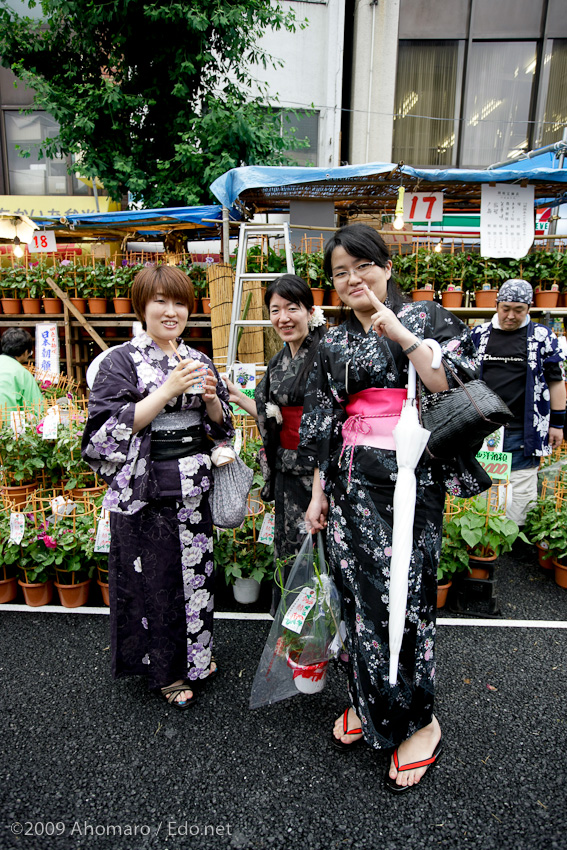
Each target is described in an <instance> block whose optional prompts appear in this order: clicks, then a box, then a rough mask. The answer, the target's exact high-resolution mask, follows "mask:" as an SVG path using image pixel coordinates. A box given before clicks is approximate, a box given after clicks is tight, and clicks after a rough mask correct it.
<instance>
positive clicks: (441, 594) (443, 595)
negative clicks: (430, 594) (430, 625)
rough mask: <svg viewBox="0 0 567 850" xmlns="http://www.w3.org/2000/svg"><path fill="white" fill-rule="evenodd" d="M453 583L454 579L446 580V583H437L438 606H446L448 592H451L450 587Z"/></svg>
mask: <svg viewBox="0 0 567 850" xmlns="http://www.w3.org/2000/svg"><path fill="white" fill-rule="evenodd" d="M452 584H453V582H452V581H448V582H445V583H444V584H437V607H438V608H444V607H445V605H446V604H447V594H448V593H449V588H450V587H451V585H452Z"/></svg>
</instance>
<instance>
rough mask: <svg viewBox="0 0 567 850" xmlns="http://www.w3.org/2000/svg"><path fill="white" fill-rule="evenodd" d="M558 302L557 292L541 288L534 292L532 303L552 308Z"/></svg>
mask: <svg viewBox="0 0 567 850" xmlns="http://www.w3.org/2000/svg"><path fill="white" fill-rule="evenodd" d="M558 303H559V292H552V291H551V290H550V289H541V290H538V289H536V291H535V292H534V304H535V306H536V307H546V308H548V309H550V310H552V309H553V308H554V307H557V305H558Z"/></svg>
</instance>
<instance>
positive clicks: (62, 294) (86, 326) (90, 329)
mask: <svg viewBox="0 0 567 850" xmlns="http://www.w3.org/2000/svg"><path fill="white" fill-rule="evenodd" d="M46 281H47V283H48V284H49V286H50V287H51V288H52V290H53V291H54V292H55V294H56V295H57V297H58V298H60V299H61V301H62V302H63V306H64V307H67V308H68V309H69V310H70V311H71V313H72V314H73V316H74V317H75V318H76V320H77V321H78V323H79V324H80V325H82V327H83V328H84V329H85V330H86V331H87V333H88V334H89V335H90V336H92V338H93V339H94V341H95V342H96V343H97V345H99V346H100V348H102V350H103V351H106V349H107V348H108V345H107V344H106V342H105V341H104V340H103V338H102V337H101V336H99V335H98V334H97V332H96V331H95V329H94V328H93V327H92V325H90V324H89V322H87V320H86V319H85V317H84V316H83V314H82V313H79V311H78V310H77V308H76V307H75V305H74V304H71V302H70V301H69V298H68V296H67V294H66V293H65V292H63V290H62V289H60V288H59V287H58V286H57V284H56V283H55V281H54V280H51V278H50V277H47V278H46Z"/></svg>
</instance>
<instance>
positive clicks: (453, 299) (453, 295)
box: [441, 292, 463, 310]
mask: <svg viewBox="0 0 567 850" xmlns="http://www.w3.org/2000/svg"><path fill="white" fill-rule="evenodd" d="M462 303H463V293H462V292H442V293H441V304H442V305H443V307H447V308H448V309H449V310H450V309H451V307H460V306H461V304H462Z"/></svg>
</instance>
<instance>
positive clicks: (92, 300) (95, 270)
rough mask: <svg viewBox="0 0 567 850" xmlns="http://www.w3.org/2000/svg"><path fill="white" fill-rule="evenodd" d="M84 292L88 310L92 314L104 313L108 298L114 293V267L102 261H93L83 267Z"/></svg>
mask: <svg viewBox="0 0 567 850" xmlns="http://www.w3.org/2000/svg"><path fill="white" fill-rule="evenodd" d="M84 285H85V292H86V293H87V303H88V305H89V312H90V313H94V314H99V315H100V314H103V313H106V311H107V309H108V298H109V297H112V294H113V293H114V269H113V268H112V266H106V265H104V264H103V263H95V261H94V259H93V264H92V267H88V266H86V267H85V284H84Z"/></svg>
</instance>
